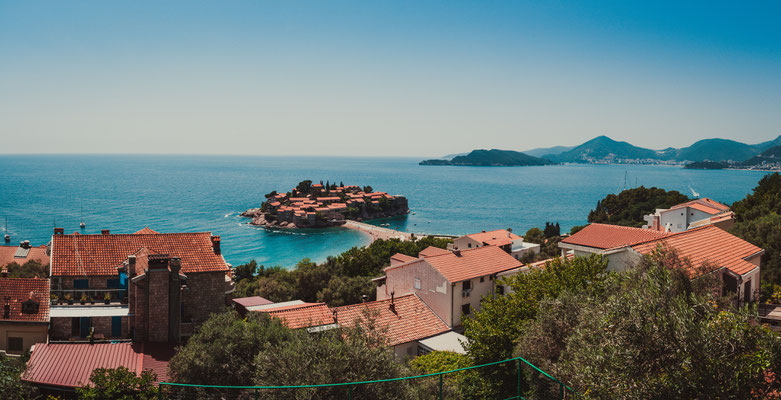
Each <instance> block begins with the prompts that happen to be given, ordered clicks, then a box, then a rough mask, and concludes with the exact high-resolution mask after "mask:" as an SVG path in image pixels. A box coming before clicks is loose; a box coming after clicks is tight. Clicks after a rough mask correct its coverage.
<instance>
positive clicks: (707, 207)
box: [670, 197, 729, 215]
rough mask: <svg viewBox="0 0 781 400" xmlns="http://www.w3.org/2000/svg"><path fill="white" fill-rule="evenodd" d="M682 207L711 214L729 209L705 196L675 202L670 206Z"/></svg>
mask: <svg viewBox="0 0 781 400" xmlns="http://www.w3.org/2000/svg"><path fill="white" fill-rule="evenodd" d="M683 207H691V208H694V209H696V210H700V211H702V212H705V213H708V214H711V215H715V214H719V213H722V212H724V211H729V207H727V206H725V205H724V204H721V203H719V202H717V201H714V200H711V199H709V198H707V197H703V198H701V199H695V200H692V201H687V202H686V203H681V204H676V205H674V206H672V207H670V209H671V210H675V209H678V208H683Z"/></svg>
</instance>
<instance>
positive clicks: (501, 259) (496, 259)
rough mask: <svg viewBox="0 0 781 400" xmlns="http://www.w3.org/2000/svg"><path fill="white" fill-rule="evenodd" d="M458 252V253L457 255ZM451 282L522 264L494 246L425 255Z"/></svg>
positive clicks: (497, 271)
mask: <svg viewBox="0 0 781 400" xmlns="http://www.w3.org/2000/svg"><path fill="white" fill-rule="evenodd" d="M458 254H460V255H458ZM425 261H426V262H427V263H429V264H430V265H431V266H432V267H434V269H436V270H437V271H438V272H439V273H440V274H442V276H444V277H445V279H447V280H448V281H450V282H451V283H454V282H461V281H464V280H467V279H472V278H477V277H481V276H486V275H493V274H496V273H499V272H502V271H507V270H510V269H513V268H518V267H520V266H522V265H523V264H522V263H521V262H520V261H518V260H516V259H515V257H513V256H511V255H509V254H507V253H506V252H505V251H504V250H502V249H500V248H498V247H496V246H483V247H478V248H475V249H469V250H461V251H460V252H450V251H448V252H447V253H446V254H439V255H433V256H428V257H425Z"/></svg>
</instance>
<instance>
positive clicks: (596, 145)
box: [543, 136, 660, 163]
mask: <svg viewBox="0 0 781 400" xmlns="http://www.w3.org/2000/svg"><path fill="white" fill-rule="evenodd" d="M543 158H547V159H549V160H552V161H558V162H572V163H590V162H618V161H620V160H635V159H654V160H656V159H659V158H660V156H659V152H657V151H654V150H651V149H645V148H642V147H637V146H633V145H631V144H629V143H627V142H618V141H615V140H613V139H611V138H609V137H607V136H597V137H595V138H594V139H591V140H589V141H588V142H586V143H583V144H581V145H580V146H576V147H575V148H573V149H572V150H569V151H565V152H563V153H561V154H546V155H544V156H543Z"/></svg>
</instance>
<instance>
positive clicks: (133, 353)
mask: <svg viewBox="0 0 781 400" xmlns="http://www.w3.org/2000/svg"><path fill="white" fill-rule="evenodd" d="M173 353H174V349H173V346H171V345H168V344H166V343H129V342H122V343H96V344H89V343H38V344H36V345H35V347H34V348H33V352H32V355H31V356H30V361H29V362H28V363H27V370H26V371H25V372H24V374H23V375H22V380H25V381H28V382H32V383H35V384H38V385H46V386H57V387H64V388H75V387H78V386H83V385H85V384H87V383H89V377H90V374H92V371H93V370H94V369H96V368H119V367H125V368H127V369H129V370H131V371H133V372H135V373H136V374H139V375H140V373H141V372H142V371H143V370H146V369H150V370H152V371H153V372H155V373H156V374H157V381H158V382H160V381H166V380H168V376H167V369H168V361H169V360H170V359H171V357H172V356H173Z"/></svg>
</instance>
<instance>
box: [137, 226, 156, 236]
mask: <svg viewBox="0 0 781 400" xmlns="http://www.w3.org/2000/svg"><path fill="white" fill-rule="evenodd" d="M159 233H160V232H156V231H153V230H151V229H149V227H148V226H145V227H144V229H141V230H140V231H138V232H135V233H133V234H134V235H157V234H159Z"/></svg>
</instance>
